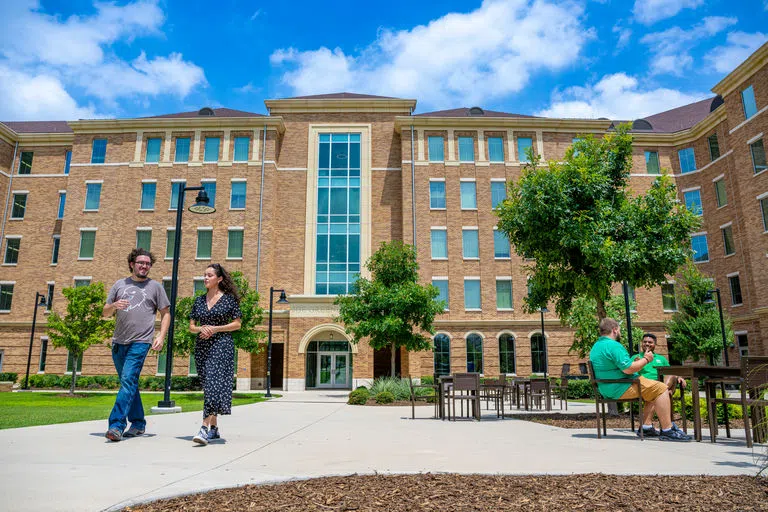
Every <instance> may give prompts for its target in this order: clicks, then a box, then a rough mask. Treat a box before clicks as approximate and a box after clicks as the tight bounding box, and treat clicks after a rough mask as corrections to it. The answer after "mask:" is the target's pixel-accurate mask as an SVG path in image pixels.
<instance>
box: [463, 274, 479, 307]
mask: <svg viewBox="0 0 768 512" xmlns="http://www.w3.org/2000/svg"><path fill="white" fill-rule="evenodd" d="M481 308H482V302H481V299H480V280H479V279H465V280H464V309H469V310H473V309H474V310H479V309H481Z"/></svg>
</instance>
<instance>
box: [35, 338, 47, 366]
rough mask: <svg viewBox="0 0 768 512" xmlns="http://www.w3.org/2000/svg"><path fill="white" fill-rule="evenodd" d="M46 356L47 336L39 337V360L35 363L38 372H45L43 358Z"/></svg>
mask: <svg viewBox="0 0 768 512" xmlns="http://www.w3.org/2000/svg"><path fill="white" fill-rule="evenodd" d="M47 358H48V338H41V339H40V362H39V363H38V365H37V372H38V373H45V360H46V359H47Z"/></svg>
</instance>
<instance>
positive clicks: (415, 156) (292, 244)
mask: <svg viewBox="0 0 768 512" xmlns="http://www.w3.org/2000/svg"><path fill="white" fill-rule="evenodd" d="M767 61H768V45H764V46H763V47H761V48H760V49H758V50H757V51H756V52H755V53H754V54H753V55H752V56H750V57H749V58H748V59H747V60H746V61H745V62H743V63H742V64H740V65H739V67H737V68H736V69H735V70H734V71H733V72H732V73H730V74H729V75H728V76H727V77H725V78H724V79H723V80H722V81H721V82H720V83H718V84H717V85H716V86H715V87H714V88H713V92H714V93H715V95H716V96H714V97H713V98H709V99H706V100H703V101H700V102H697V103H694V104H691V105H687V106H684V107H680V108H677V109H673V110H670V111H667V112H662V113H660V114H656V115H653V116H649V117H647V118H644V119H638V120H635V121H634V122H633V130H632V131H633V135H634V137H635V139H634V155H633V169H632V176H631V187H632V189H633V191H635V192H642V191H643V190H645V189H646V188H647V187H649V186H650V184H651V183H652V182H653V180H654V179H656V177H657V176H658V175H659V174H660V173H661V172H669V173H670V174H671V175H672V176H673V177H674V179H675V181H676V184H677V186H678V190H679V195H680V200H681V201H683V202H685V204H686V205H687V206H688V207H689V208H691V209H693V210H695V211H697V212H698V213H699V214H700V215H701V217H702V227H701V228H700V231H699V232H697V233H693V234H692V235H693V236H692V249H693V251H694V258H695V260H696V262H697V265H699V266H700V268H701V270H702V271H703V272H704V273H705V274H708V275H710V276H711V277H712V278H713V279H714V285H715V286H716V287H717V288H719V289H720V290H721V293H722V297H723V308H724V310H725V311H726V312H727V313H728V314H729V315H730V316H731V317H732V319H733V321H734V327H735V331H736V347H734V348H733V349H732V350H731V357H730V360H731V364H738V358H739V355H740V354H746V353H751V354H766V353H768V347H766V343H767V342H768V272H766V270H768V261H767V260H766V258H767V257H768V173H767V172H765V171H766V168H767V167H766V157H765V146H764V139H765V137H764V134H765V133H768V114H767V113H766V111H768V69H766V62H767ZM415 106H416V101H415V100H408V99H398V98H384V97H375V96H367V95H358V94H349V93H339V94H330V95H320V96H310V97H297V98H289V99H278V100H269V101H267V102H266V107H267V110H268V115H261V114H256V113H250V112H243V111H237V110H231V109H224V108H222V109H209V108H204V109H201V110H200V111H198V112H187V113H180V114H171V115H165V116H157V117H149V118H139V119H106V120H80V121H69V122H65V121H61V122H58V121H51V122H47V121H45V122H5V123H0V190H2V191H3V193H4V194H5V207H4V215H3V222H2V233H1V234H0V239H1V240H2V257H3V260H2V266H0V371H13V372H18V373H24V371H25V369H26V363H27V355H28V349H29V343H30V331H31V324H32V322H31V317H32V312H33V309H34V299H35V292H40V293H43V294H45V295H46V297H48V298H49V299H50V300H49V306H47V307H46V308H45V309H46V310H49V309H50V308H51V307H52V308H53V309H55V310H57V311H60V310H63V308H64V305H65V304H64V298H63V296H62V295H61V290H62V289H63V288H66V287H70V286H77V285H79V284H85V283H89V282H95V281H102V282H104V283H105V285H106V286H110V285H111V284H112V283H113V282H114V281H115V280H117V279H118V278H120V277H123V276H125V275H127V273H128V265H127V261H126V256H127V255H128V253H129V252H130V250H131V249H133V248H134V247H137V246H141V247H145V248H149V249H150V250H151V251H152V252H153V253H154V254H155V256H156V257H157V262H156V264H155V265H154V266H153V268H152V271H151V273H150V276H151V277H153V278H154V279H157V280H162V281H163V282H164V284H166V286H169V285H170V276H171V266H172V254H173V243H174V242H173V240H174V234H175V231H174V230H175V227H174V226H175V218H176V207H177V206H178V201H179V196H180V194H179V190H180V188H181V187H182V186H183V184H187V185H190V186H193V185H195V186H196V185H199V184H202V186H204V187H205V188H206V190H207V191H208V194H209V196H210V197H211V199H212V201H213V204H214V206H215V208H216V212H215V213H214V214H212V215H194V214H192V213H189V212H187V213H185V217H184V225H183V237H182V244H181V257H180V260H179V276H180V277H179V294H180V296H184V295H191V294H192V293H194V291H195V290H198V289H201V287H202V275H203V272H204V270H205V267H206V266H207V265H208V264H210V263H213V262H220V263H222V264H223V265H224V266H225V267H227V268H228V269H229V270H240V271H242V272H243V273H244V275H245V276H246V277H247V278H248V280H249V281H250V283H251V285H253V286H255V287H256V288H257V289H258V291H259V293H260V294H261V297H262V305H263V306H264V307H265V308H267V307H268V304H269V289H270V287H271V286H272V287H275V288H282V289H285V290H286V292H287V295H288V300H289V305H286V306H278V307H276V308H275V310H274V311H273V336H272V340H273V344H274V345H273V347H274V351H273V364H272V385H273V386H274V387H282V388H283V389H289V390H297V389H315V388H327V387H330V388H342V389H349V388H352V387H355V386H357V385H359V384H361V383H365V382H367V381H370V380H371V379H372V378H374V377H375V376H378V375H380V374H386V373H387V372H388V370H389V361H390V354H389V353H388V352H387V351H374V350H372V349H371V347H370V346H368V345H367V344H366V343H364V342H361V343H360V344H358V345H354V344H351V343H349V337H348V336H347V335H346V334H345V332H344V328H343V326H341V325H339V324H338V323H336V322H335V321H334V317H335V315H336V313H337V310H336V309H335V307H334V305H333V300H334V297H335V296H336V295H337V294H343V293H347V292H348V291H349V290H350V286H351V283H352V280H353V279H354V276H355V275H356V274H358V273H362V274H363V275H365V272H366V271H365V268H364V263H365V261H366V260H367V259H368V257H370V255H371V254H372V253H373V252H374V251H375V250H376V248H377V247H378V246H379V245H380V244H381V243H382V242H386V241H390V240H402V241H404V242H406V243H409V244H414V245H415V246H416V249H417V257H418V263H419V266H420V273H421V276H422V280H423V282H425V283H433V284H434V285H435V286H437V287H438V288H439V289H440V291H441V298H443V299H445V300H446V302H447V303H448V308H447V309H446V311H445V312H444V314H442V315H441V316H440V317H439V318H438V319H437V321H436V323H435V327H436V330H437V333H436V335H435V337H434V341H435V343H434V350H433V351H432V352H412V353H408V352H405V351H403V352H401V353H400V354H398V355H397V361H398V367H399V371H400V373H401V374H403V375H411V376H414V377H420V376H423V375H432V374H433V373H444V372H454V371H464V370H469V371H480V372H482V373H484V374H485V375H498V374H499V373H507V374H519V375H529V374H531V373H542V372H544V371H545V370H547V369H548V370H549V371H550V372H557V373H559V369H560V366H561V364H562V363H566V362H567V363H571V364H572V367H576V366H577V365H578V363H580V362H583V361H579V360H578V359H576V358H575V356H574V355H573V354H569V353H568V347H570V345H571V339H572V334H571V332H570V330H568V329H566V328H563V327H561V326H560V323H559V321H558V319H557V318H555V317H554V314H553V313H548V314H547V315H546V317H544V319H543V320H542V317H541V316H540V315H539V314H533V315H532V314H527V313H524V312H523V311H522V301H523V298H524V297H525V295H526V293H527V284H526V283H527V278H526V275H525V271H524V268H523V267H524V261H523V259H522V258H521V257H519V256H518V255H516V254H515V253H514V252H513V251H512V250H511V249H510V246H509V242H508V241H507V240H506V239H505V237H504V236H503V235H502V234H501V233H499V232H497V230H496V229H495V226H496V223H497V218H496V216H495V213H494V208H495V206H496V204H498V202H499V201H501V200H503V199H504V197H505V194H506V192H505V191H506V186H505V185H506V183H507V182H509V181H512V180H516V179H518V178H519V176H520V173H521V170H522V168H523V166H524V165H525V161H526V159H527V155H528V151H529V149H530V150H531V151H533V152H534V153H535V154H536V155H538V156H540V157H541V158H543V159H544V160H561V159H562V158H563V157H564V155H565V152H566V150H567V149H568V147H569V146H570V145H571V144H572V142H573V140H574V138H577V137H579V136H582V135H584V134H593V135H594V136H596V137H599V136H602V135H604V134H605V133H607V132H609V131H610V130H611V129H612V127H613V126H614V121H611V120H606V119H596V120H592V119H582V120H574V119H549V118H540V117H531V116H524V115H519V114H510V113H504V112H494V111H488V110H483V109H481V108H478V107H473V108H459V109H454V110H445V111H438V112H431V113H424V114H418V115H414V114H413V112H414V109H415ZM616 122H618V121H616ZM664 169H666V170H667V171H664ZM193 200H194V197H187V198H186V201H187V202H189V201H193ZM649 250H653V248H649ZM617 292H618V289H617ZM634 293H635V297H636V300H637V304H638V305H637V313H638V316H639V322H638V325H637V328H641V329H645V330H649V331H652V332H655V333H657V334H658V335H660V337H661V339H663V334H664V327H663V324H664V321H665V320H666V319H668V318H669V316H670V315H671V314H672V313H673V312H674V311H675V309H676V301H675V282H674V276H670V281H669V283H668V284H666V285H664V286H662V287H657V288H652V289H637V290H634ZM45 315H46V312H41V313H40V316H39V318H38V324H37V331H36V334H35V337H34V339H33V340H32V367H31V373H53V374H59V375H60V374H64V373H67V372H70V371H72V370H73V369H74V370H75V371H81V372H82V374H84V375H89V374H90V375H93V374H109V373H113V372H114V370H113V367H112V361H111V355H110V352H109V350H108V349H107V348H106V347H105V346H94V347H92V348H90V349H89V350H88V351H87V352H86V355H85V357H84V359H83V360H82V361H72V360H71V358H69V357H68V354H67V353H66V351H64V350H62V349H54V348H53V347H52V345H51V344H50V343H49V341H48V339H47V338H46V336H45ZM542 322H543V324H542ZM542 325H543V326H544V336H542ZM665 348H666V346H665V344H663V343H662V350H663V349H665ZM73 367H74V368H73ZM164 368H165V365H164V361H163V358H162V357H160V356H158V355H150V357H149V358H148V360H147V363H146V364H145V367H144V373H145V374H148V375H152V374H161V373H162V372H163V371H164ZM173 371H174V374H175V375H187V374H194V372H195V368H194V361H190V360H187V359H183V358H175V359H174V370H173ZM265 376H266V357H265V353H264V351H262V352H260V353H259V354H247V353H240V354H239V357H238V364H237V378H238V387H239V388H240V389H252V388H260V387H263V386H264V385H265Z"/></svg>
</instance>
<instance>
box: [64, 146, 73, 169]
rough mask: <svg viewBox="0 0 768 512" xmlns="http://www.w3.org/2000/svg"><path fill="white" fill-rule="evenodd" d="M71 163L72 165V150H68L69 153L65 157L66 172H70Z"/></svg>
mask: <svg viewBox="0 0 768 512" xmlns="http://www.w3.org/2000/svg"><path fill="white" fill-rule="evenodd" d="M70 165H72V152H71V151H67V154H66V156H65V157H64V174H69V167H70Z"/></svg>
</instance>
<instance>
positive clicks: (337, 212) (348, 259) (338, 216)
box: [315, 133, 361, 295]
mask: <svg viewBox="0 0 768 512" xmlns="http://www.w3.org/2000/svg"><path fill="white" fill-rule="evenodd" d="M360 150H361V144H360V134H359V133H333V134H331V133H321V134H320V136H319V151H318V155H319V158H318V182H317V185H318V187H317V198H318V201H317V256H316V259H315V293H316V294H318V295H337V294H342V293H349V291H350V290H351V289H352V283H353V282H354V281H355V279H357V274H358V273H359V272H360V171H361V162H360Z"/></svg>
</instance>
